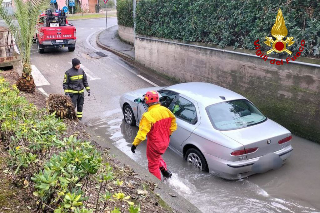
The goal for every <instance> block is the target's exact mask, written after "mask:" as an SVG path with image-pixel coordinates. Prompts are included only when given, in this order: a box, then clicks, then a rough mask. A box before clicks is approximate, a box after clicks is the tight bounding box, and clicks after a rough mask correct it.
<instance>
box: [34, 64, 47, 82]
mask: <svg viewBox="0 0 320 213" xmlns="http://www.w3.org/2000/svg"><path fill="white" fill-rule="evenodd" d="M31 69H32V71H31V74H32V76H33V80H34V83H35V84H36V86H43V85H50V83H49V82H48V81H47V79H46V78H45V77H44V76H43V75H42V74H41V72H40V71H39V70H38V68H37V67H36V66H35V65H31Z"/></svg>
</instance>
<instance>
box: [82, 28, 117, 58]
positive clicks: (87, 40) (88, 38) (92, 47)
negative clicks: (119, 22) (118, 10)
mask: <svg viewBox="0 0 320 213" xmlns="http://www.w3.org/2000/svg"><path fill="white" fill-rule="evenodd" d="M113 26H116V24H114V25H112V26H110V27H113ZM110 27H107V29H108V28H110ZM99 29H100V30H97V31H95V32H93V33H91V34H90V35H89V36H88V37H87V39H86V42H87V44H88V46H89V47H90V48H91V49H93V50H95V51H96V52H98V51H100V50H98V49H96V48H95V47H94V46H92V45H91V44H90V42H89V40H90V39H91V37H92V36H93V35H94V34H95V33H98V32H99V33H100V32H101V31H102V30H105V29H106V28H102V27H100V28H99ZM100 49H101V48H100Z"/></svg>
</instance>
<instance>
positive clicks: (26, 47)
mask: <svg viewBox="0 0 320 213" xmlns="http://www.w3.org/2000/svg"><path fill="white" fill-rule="evenodd" d="M2 2H3V0H0V17H1V18H2V19H3V20H4V21H5V22H6V24H7V25H8V27H9V30H10V32H11V33H12V34H13V36H14V38H15V41H16V43H17V46H18V48H19V52H20V54H21V58H22V64H23V71H22V76H21V77H20V78H19V80H18V81H17V87H18V88H19V90H21V91H26V92H34V90H35V84H34V81H33V78H32V75H31V64H30V55H31V47H32V40H33V36H34V35H35V31H36V24H37V20H38V17H39V15H40V14H41V11H43V9H45V8H46V7H47V6H48V5H49V0H14V6H15V10H14V14H13V15H9V14H8V12H7V11H6V10H5V8H3V6H2ZM15 20H16V21H15Z"/></svg>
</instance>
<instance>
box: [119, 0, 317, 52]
mask: <svg viewBox="0 0 320 213" xmlns="http://www.w3.org/2000/svg"><path fill="white" fill-rule="evenodd" d="M279 8H281V10H282V12H283V15H284V19H285V22H286V27H287V29H288V36H290V37H294V41H296V42H295V44H294V45H293V46H292V47H289V48H288V49H290V48H291V50H293V51H296V49H297V47H298V45H300V41H301V40H302V39H304V40H305V41H306V49H305V52H304V54H305V55H308V56H317V57H319V48H320V3H318V1H314V0H291V1H287V0H280V1H279V2H278V3H274V1H271V0H266V1H256V0H239V1H229V0H161V1H160V0H141V1H139V2H138V4H137V17H136V32H137V33H138V34H140V35H146V36H152V37H159V38H165V39H174V40H182V41H184V42H202V43H207V44H214V45H219V46H221V47H225V46H233V47H234V48H244V49H254V44H253V43H254V41H255V40H257V39H259V40H260V42H259V43H260V44H262V43H263V41H264V40H265V37H266V36H271V28H272V26H273V24H274V23H275V19H276V16H277V11H278V9H279ZM119 12H120V11H119ZM262 46H265V45H262ZM293 48H294V49H293Z"/></svg>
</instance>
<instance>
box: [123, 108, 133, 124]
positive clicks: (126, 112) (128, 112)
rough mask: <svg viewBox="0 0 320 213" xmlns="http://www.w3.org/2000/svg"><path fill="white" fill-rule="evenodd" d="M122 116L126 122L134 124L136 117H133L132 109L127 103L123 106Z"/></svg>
mask: <svg viewBox="0 0 320 213" xmlns="http://www.w3.org/2000/svg"><path fill="white" fill-rule="evenodd" d="M123 116H124V120H125V121H126V123H127V124H130V125H131V126H135V125H136V119H135V118H134V114H133V111H132V109H131V107H130V106H129V105H128V104H127V105H125V106H124V107H123Z"/></svg>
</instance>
